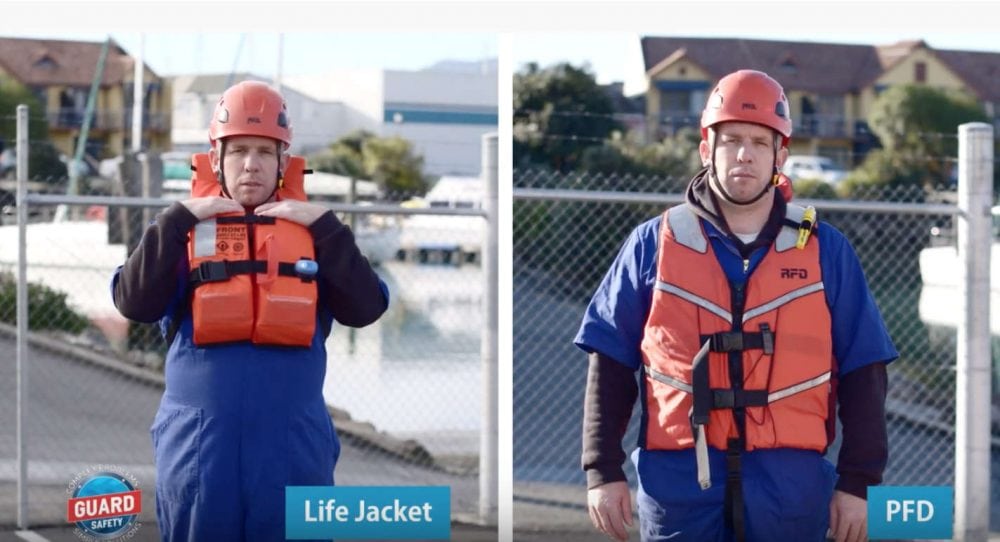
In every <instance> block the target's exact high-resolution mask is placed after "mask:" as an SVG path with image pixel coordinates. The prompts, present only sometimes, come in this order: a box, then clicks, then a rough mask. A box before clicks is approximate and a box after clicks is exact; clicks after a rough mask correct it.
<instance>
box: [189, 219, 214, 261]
mask: <svg viewBox="0 0 1000 542" xmlns="http://www.w3.org/2000/svg"><path fill="white" fill-rule="evenodd" d="M215 230H216V228H215V219H214V218H210V219H208V220H202V221H201V222H199V223H197V224H195V225H194V257H195V258H206V257H209V256H215Z"/></svg>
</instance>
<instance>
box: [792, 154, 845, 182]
mask: <svg viewBox="0 0 1000 542" xmlns="http://www.w3.org/2000/svg"><path fill="white" fill-rule="evenodd" d="M781 172H782V173H784V174H785V175H788V176H789V177H791V178H792V180H793V181H797V180H800V179H819V180H821V181H823V182H826V183H829V184H837V183H839V182H840V181H842V180H844V178H845V177H847V171H846V170H844V169H843V168H841V167H840V166H838V165H837V163H836V162H834V161H833V160H831V159H829V158H827V157H825V156H816V155H805V154H793V155H791V156H789V157H788V159H787V160H785V165H783V166H782V167H781Z"/></svg>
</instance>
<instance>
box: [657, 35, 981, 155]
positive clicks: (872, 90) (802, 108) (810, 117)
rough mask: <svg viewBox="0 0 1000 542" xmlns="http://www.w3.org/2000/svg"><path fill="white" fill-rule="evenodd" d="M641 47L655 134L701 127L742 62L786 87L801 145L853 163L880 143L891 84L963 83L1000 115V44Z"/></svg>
mask: <svg viewBox="0 0 1000 542" xmlns="http://www.w3.org/2000/svg"><path fill="white" fill-rule="evenodd" d="M641 46H642V54H643V61H644V66H645V69H646V79H647V82H648V83H649V88H648V91H647V94H646V116H647V119H649V122H648V124H647V130H646V132H647V137H649V138H652V139H659V138H661V137H663V136H664V135H668V134H670V133H673V132H674V131H676V130H677V129H678V128H680V127H683V126H698V125H699V118H700V114H701V110H702V109H703V108H704V105H705V102H706V100H707V98H708V93H710V92H711V90H712V88H713V86H714V85H715V83H716V81H718V80H719V78H721V77H722V76H724V75H726V74H728V73H731V72H733V71H736V70H738V69H756V70H761V71H764V72H767V73H768V74H769V75H771V76H772V77H774V78H775V79H777V80H778V81H779V82H780V83H781V84H782V86H783V87H784V88H785V92H786V93H787V95H788V99H789V105H790V106H791V114H792V120H793V122H794V132H793V136H792V146H791V152H792V153H793V154H819V155H825V156H829V157H830V158H833V159H835V160H837V161H839V162H840V163H841V164H842V165H844V166H852V165H854V164H856V163H858V162H859V161H860V160H861V159H862V158H863V157H864V155H865V153H867V152H868V150H870V149H871V147H872V146H873V145H874V143H875V140H874V138H873V136H872V135H871V133H870V132H869V130H868V125H867V122H866V121H865V119H866V118H867V115H868V112H869V111H870V110H871V107H872V104H873V103H874V101H875V98H876V97H877V96H878V95H879V94H880V93H881V92H883V91H884V90H885V89H887V88H889V87H890V86H892V85H902V84H922V85H928V86H932V87H935V88H939V89H942V90H949V91H954V92H962V93H965V94H967V95H968V96H971V97H973V98H974V99H976V100H977V101H978V102H979V103H980V104H981V105H982V106H983V109H984V111H985V112H986V113H987V115H989V116H991V117H993V118H996V114H997V107H998V105H1000V53H980V52H971V51H950V50H940V49H934V48H931V47H930V46H929V45H927V43H925V42H923V41H921V40H912V41H901V42H898V43H893V44H888V45H848V44H837V43H815V42H789V41H772V40H750V39H740V38H680V37H677V38H673V37H643V38H642V39H641ZM994 122H996V121H994Z"/></svg>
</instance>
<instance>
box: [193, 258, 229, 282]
mask: <svg viewBox="0 0 1000 542" xmlns="http://www.w3.org/2000/svg"><path fill="white" fill-rule="evenodd" d="M194 278H195V282H199V283H200V282H219V281H223V280H228V279H229V270H228V269H226V262H225V261H221V262H217V261H207V262H201V263H200V264H198V268H197V275H196V276H195V277H194Z"/></svg>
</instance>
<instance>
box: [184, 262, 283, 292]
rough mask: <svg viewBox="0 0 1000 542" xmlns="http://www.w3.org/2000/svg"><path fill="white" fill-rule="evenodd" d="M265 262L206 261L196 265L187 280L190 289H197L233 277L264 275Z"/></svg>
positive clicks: (265, 269)
mask: <svg viewBox="0 0 1000 542" xmlns="http://www.w3.org/2000/svg"><path fill="white" fill-rule="evenodd" d="M266 272H267V262H265V261H262V260H222V261H207V262H201V263H200V264H198V267H195V268H194V269H192V270H191V274H190V275H189V277H188V278H189V280H190V282H191V287H192V288H197V287H198V286H200V285H201V284H204V283H206V282H219V281H223V280H229V279H230V278H231V277H233V276H234V275H246V274H249V273H266Z"/></svg>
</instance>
